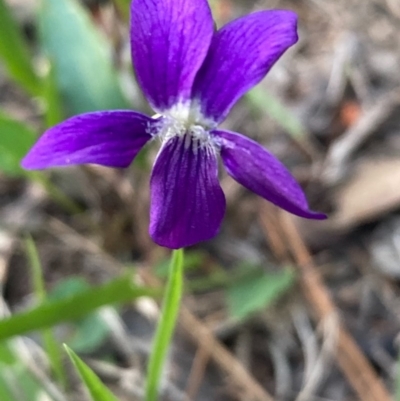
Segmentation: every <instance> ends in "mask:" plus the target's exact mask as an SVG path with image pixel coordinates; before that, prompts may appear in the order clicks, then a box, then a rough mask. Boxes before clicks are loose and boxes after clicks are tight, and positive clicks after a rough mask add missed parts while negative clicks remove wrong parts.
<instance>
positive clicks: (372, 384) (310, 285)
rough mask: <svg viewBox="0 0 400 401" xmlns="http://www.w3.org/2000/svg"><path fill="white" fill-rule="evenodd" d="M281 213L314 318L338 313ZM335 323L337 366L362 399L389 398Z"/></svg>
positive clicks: (382, 400) (291, 224)
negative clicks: (336, 327)
mask: <svg viewBox="0 0 400 401" xmlns="http://www.w3.org/2000/svg"><path fill="white" fill-rule="evenodd" d="M261 213H263V208H261ZM280 217H281V218H280V226H281V228H282V230H283V232H284V234H285V241H284V243H286V245H287V247H288V249H289V250H290V252H291V253H292V256H293V259H294V261H295V262H296V266H297V267H298V269H299V270H300V272H301V275H300V281H301V285H302V287H303V290H304V294H305V296H306V298H307V299H308V301H309V302H310V304H311V306H312V307H313V309H314V312H315V314H316V316H317V318H318V319H319V320H325V319H327V318H329V317H331V316H332V315H337V314H338V313H337V310H336V307H335V305H334V303H333V301H332V300H331V298H330V296H329V293H328V290H327V289H326V287H325V286H324V284H323V282H322V279H321V277H320V274H319V272H318V270H317V268H316V267H315V265H314V263H313V260H312V257H311V255H310V252H309V251H308V249H307V247H306V245H305V244H304V242H303V240H302V239H301V236H300V234H299V232H298V230H297V228H296V226H295V224H294V222H293V219H292V217H291V216H290V215H288V214H286V213H281V214H280ZM338 324H339V328H338V338H337V347H338V352H337V353H336V355H335V356H336V359H337V362H338V364H339V366H340V368H341V369H342V371H343V373H344V374H345V375H346V377H347V379H348V381H349V383H350V384H351V385H352V387H353V388H354V390H355V391H356V392H357V394H358V395H359V397H360V399H361V400H362V401H392V398H391V396H390V394H389V392H388V391H387V390H386V388H385V387H384V385H383V383H382V381H381V380H380V378H379V377H378V376H377V375H376V373H375V371H374V370H373V368H372V367H371V365H370V363H369V362H368V360H367V359H366V358H365V356H364V354H363V353H362V352H361V350H360V349H359V347H358V345H357V344H356V342H355V341H354V339H353V338H352V337H351V335H350V334H349V333H348V332H347V330H346V329H345V328H344V327H343V326H342V325H341V324H340V323H338Z"/></svg>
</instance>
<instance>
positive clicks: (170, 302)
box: [146, 249, 183, 401]
mask: <svg viewBox="0 0 400 401" xmlns="http://www.w3.org/2000/svg"><path fill="white" fill-rule="evenodd" d="M182 288H183V249H178V250H176V251H174V252H173V254H172V261H171V265H170V273H169V278H168V283H167V288H166V292H165V296H164V301H163V307H162V311H161V317H160V321H159V323H158V327H157V330H156V334H155V336H154V341H153V346H152V353H151V355H150V361H149V368H148V374H147V383H146V401H157V399H158V392H159V385H160V378H161V373H162V369H163V367H164V362H165V357H166V355H167V351H168V347H169V344H170V342H171V338H172V334H173V332H174V329H175V325H176V321H177V318H178V312H179V306H180V301H181V298H182Z"/></svg>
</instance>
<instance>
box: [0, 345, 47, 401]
mask: <svg viewBox="0 0 400 401" xmlns="http://www.w3.org/2000/svg"><path fill="white" fill-rule="evenodd" d="M18 346H19V345H18V343H17V342H15V341H10V342H5V341H3V342H0V400H2V401H3V400H4V401H21V400H29V401H31V400H32V401H39V399H40V398H39V397H40V394H43V392H44V389H43V388H42V386H41V384H40V383H39V382H38V381H37V380H36V379H35V378H34V377H33V375H32V374H31V373H30V372H29V371H28V369H27V368H26V367H25V366H24V363H23V362H22V361H21V360H20V358H19V357H18V355H17V353H16V351H15V350H16V349H17V348H18Z"/></svg>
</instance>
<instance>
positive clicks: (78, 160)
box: [21, 110, 157, 170]
mask: <svg viewBox="0 0 400 401" xmlns="http://www.w3.org/2000/svg"><path fill="white" fill-rule="evenodd" d="M156 127H157V121H156V120H153V119H152V118H150V117H147V116H146V115H144V114H141V113H137V112H133V111H128V110H118V111H98V112H93V113H86V114H81V115H78V116H75V117H72V118H69V119H68V120H66V121H64V122H62V123H60V124H58V125H56V126H54V127H52V128H50V129H48V130H47V131H46V132H45V133H44V134H43V135H42V136H41V137H40V138H39V140H38V141H37V142H36V144H35V145H34V146H33V147H32V149H31V150H30V151H29V153H28V154H27V155H26V156H25V158H24V159H23V160H22V163H21V165H22V167H24V168H25V169H28V170H38V169H44V168H48V167H55V166H67V165H73V164H84V163H95V164H101V165H103V166H109V167H127V166H129V164H130V163H131V162H132V160H133V158H134V157H135V156H136V155H137V153H138V152H139V151H140V149H141V148H142V147H143V146H144V145H145V143H146V142H147V141H148V140H149V139H151V137H152V136H151V135H150V130H151V129H152V128H153V129H155V128H156Z"/></svg>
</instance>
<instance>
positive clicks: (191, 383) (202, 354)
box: [185, 343, 211, 401]
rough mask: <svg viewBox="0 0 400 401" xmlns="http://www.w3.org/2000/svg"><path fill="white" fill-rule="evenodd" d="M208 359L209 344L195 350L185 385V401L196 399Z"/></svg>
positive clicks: (209, 353)
mask: <svg viewBox="0 0 400 401" xmlns="http://www.w3.org/2000/svg"><path fill="white" fill-rule="evenodd" d="M210 357H211V348H210V344H209V343H207V344H203V345H201V346H199V347H198V348H197V351H196V355H195V357H194V360H193V365H192V369H191V371H190V375H189V378H188V381H187V385H186V390H185V393H186V401H191V400H192V401H193V400H194V399H195V398H196V396H197V394H198V392H199V388H200V386H201V382H202V381H203V378H204V374H205V371H206V368H207V364H208V362H209V360H210Z"/></svg>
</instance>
